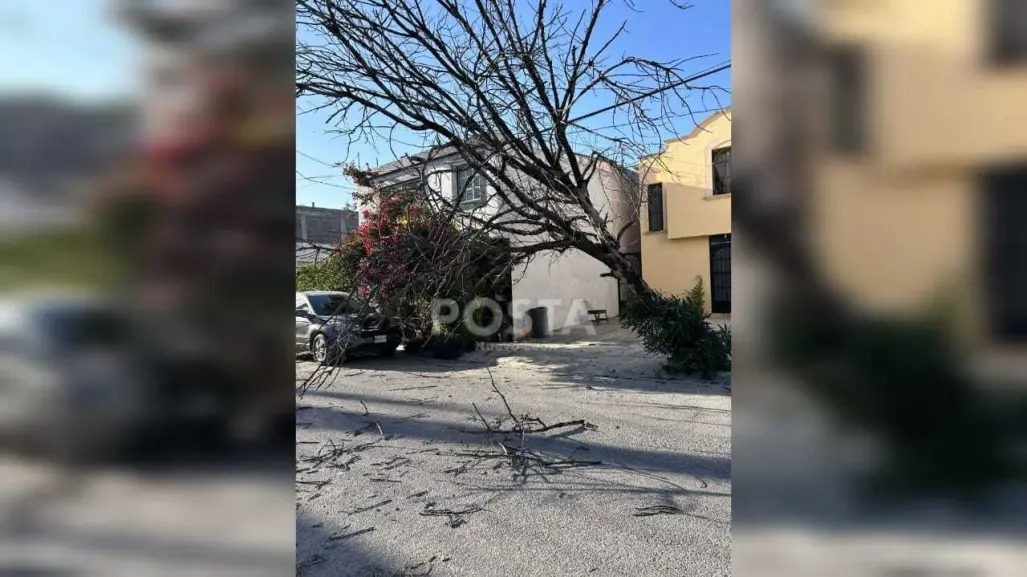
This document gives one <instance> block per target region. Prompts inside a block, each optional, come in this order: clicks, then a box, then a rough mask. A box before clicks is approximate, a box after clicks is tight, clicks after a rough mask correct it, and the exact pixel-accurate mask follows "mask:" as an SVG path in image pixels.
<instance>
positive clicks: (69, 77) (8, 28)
mask: <svg viewBox="0 0 1027 577" xmlns="http://www.w3.org/2000/svg"><path fill="white" fill-rule="evenodd" d="M110 5H111V2H109V1H108V0H48V1H44V0H0V93H3V94H10V93H18V92H46V93H53V94H59V95H62V96H66V97H69V98H73V99H76V100H103V99H109V98H120V97H126V96H131V95H132V94H133V93H134V92H135V91H136V90H137V87H138V85H139V70H138V69H137V66H136V63H137V60H136V59H137V57H138V55H139V51H138V46H137V43H136V41H135V39H134V38H133V37H132V36H131V35H129V33H128V31H127V30H126V29H124V28H122V27H121V26H119V25H118V23H117V22H115V21H114V19H113V18H112V17H111V13H110V11H109V6H110Z"/></svg>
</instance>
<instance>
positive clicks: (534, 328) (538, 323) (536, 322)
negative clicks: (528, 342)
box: [528, 307, 549, 339]
mask: <svg viewBox="0 0 1027 577" xmlns="http://www.w3.org/2000/svg"><path fill="white" fill-rule="evenodd" d="M528 318H529V319H531V338H533V339H541V338H545V337H546V336H547V335H548V332H549V311H548V310H547V309H546V307H535V308H533V309H528Z"/></svg>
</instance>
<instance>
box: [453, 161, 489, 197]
mask: <svg viewBox="0 0 1027 577" xmlns="http://www.w3.org/2000/svg"><path fill="white" fill-rule="evenodd" d="M486 186H487V184H486V182H485V179H484V178H483V177H482V176H481V174H478V171H476V170H475V169H473V168H470V167H465V168H461V169H459V170H457V171H456V196H457V197H459V199H460V203H461V204H462V203H471V202H485V187H486ZM461 195H462V196H461Z"/></svg>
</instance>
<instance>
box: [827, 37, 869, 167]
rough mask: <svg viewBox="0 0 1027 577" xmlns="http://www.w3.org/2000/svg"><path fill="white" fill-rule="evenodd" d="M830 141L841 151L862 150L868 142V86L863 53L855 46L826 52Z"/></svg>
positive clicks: (854, 151)
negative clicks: (829, 84) (829, 103)
mask: <svg viewBox="0 0 1027 577" xmlns="http://www.w3.org/2000/svg"><path fill="white" fill-rule="evenodd" d="M828 66H829V69H830V75H831V87H830V90H831V117H830V120H831V140H832V144H833V146H834V148H835V149H836V150H837V151H838V152H841V153H845V154H856V153H860V152H863V151H864V150H865V148H866V144H867V142H866V141H867V135H866V128H867V117H866V116H867V111H866V100H867V86H866V61H865V58H864V54H863V53H862V51H860V50H859V49H858V48H855V47H851V46H849V47H837V48H834V49H832V50H830V51H829V54H828Z"/></svg>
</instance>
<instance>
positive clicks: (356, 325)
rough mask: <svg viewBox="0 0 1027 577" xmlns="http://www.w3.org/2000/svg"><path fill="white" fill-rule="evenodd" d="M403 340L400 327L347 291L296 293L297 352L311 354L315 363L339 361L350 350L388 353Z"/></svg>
mask: <svg viewBox="0 0 1027 577" xmlns="http://www.w3.org/2000/svg"><path fill="white" fill-rule="evenodd" d="M402 340H403V334H402V331H401V330H400V327H398V326H395V325H394V324H393V323H392V322H390V320H389V319H388V318H387V317H386V316H385V315H383V314H381V312H380V311H378V310H377V309H376V308H375V307H374V306H373V305H366V304H364V303H361V302H360V301H359V299H356V298H354V297H351V296H350V294H349V293H345V292H336V291H306V292H298V293H296V351H297V352H309V353H311V354H312V355H313V357H314V360H315V361H317V362H318V363H321V364H329V363H334V362H338V361H340V360H342V359H343V358H344V357H345V356H346V355H349V354H350V353H376V354H379V355H385V356H387V355H391V354H393V353H395V352H396V348H397V347H399V345H400V343H401V342H402Z"/></svg>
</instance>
